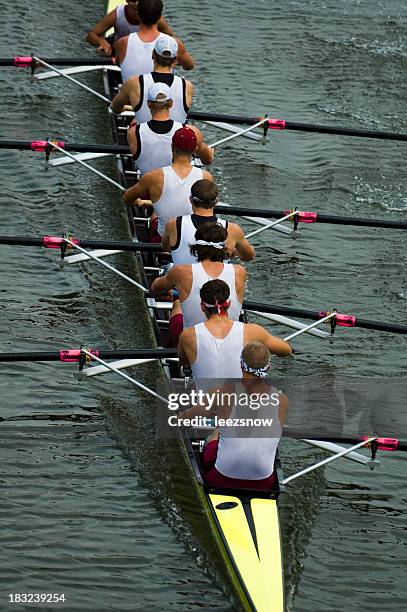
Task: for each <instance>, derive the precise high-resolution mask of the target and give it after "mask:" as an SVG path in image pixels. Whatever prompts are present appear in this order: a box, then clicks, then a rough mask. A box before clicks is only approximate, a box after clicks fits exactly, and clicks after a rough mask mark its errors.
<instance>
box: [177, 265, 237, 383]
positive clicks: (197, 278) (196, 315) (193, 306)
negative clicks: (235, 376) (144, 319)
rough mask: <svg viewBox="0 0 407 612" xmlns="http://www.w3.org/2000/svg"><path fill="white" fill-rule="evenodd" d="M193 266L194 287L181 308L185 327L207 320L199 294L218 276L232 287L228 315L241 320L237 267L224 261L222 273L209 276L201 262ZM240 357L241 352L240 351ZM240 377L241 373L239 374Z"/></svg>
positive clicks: (234, 319)
mask: <svg viewBox="0 0 407 612" xmlns="http://www.w3.org/2000/svg"><path fill="white" fill-rule="evenodd" d="M191 268H192V287H191V291H190V293H189V296H188V297H187V299H186V300H184V301H183V302H181V310H182V314H183V315H184V329H185V328H186V327H192V326H193V325H196V324H197V323H202V322H203V321H206V316H205V313H203V312H202V310H201V298H200V296H199V291H200V290H201V287H202V285H204V284H205V283H206V282H207V281H210V280H213V279H214V278H218V279H219V280H223V281H224V282H225V283H226V284H227V285H229V289H230V298H229V299H230V308H229V310H228V317H229V319H232V320H233V321H238V320H239V315H240V311H241V309H242V304H241V302H239V299H238V297H237V294H236V279H235V267H234V265H233V264H231V263H224V264H223V270H222V273H221V274H220V275H219V276H215V277H212V276H209V274H207V272H206V271H205V269H204V267H203V265H202V263H201V262H197V263H194V264H191ZM239 357H240V353H239ZM239 378H240V374H239Z"/></svg>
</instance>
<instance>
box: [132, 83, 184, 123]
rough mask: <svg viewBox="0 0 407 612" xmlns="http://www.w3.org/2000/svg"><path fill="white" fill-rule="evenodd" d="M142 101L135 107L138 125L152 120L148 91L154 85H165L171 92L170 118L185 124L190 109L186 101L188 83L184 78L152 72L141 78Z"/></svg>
mask: <svg viewBox="0 0 407 612" xmlns="http://www.w3.org/2000/svg"><path fill="white" fill-rule="evenodd" d="M139 83H140V101H139V103H138V104H137V105H136V106H135V107H134V117H135V119H136V121H137V123H145V122H147V121H150V120H151V111H150V109H149V108H148V105H147V100H148V90H149V89H150V87H152V86H153V85H154V83H165V84H166V85H168V87H169V88H170V90H171V99H172V102H173V104H172V107H171V108H170V118H171V119H173V120H174V121H179V122H180V123H185V121H186V120H187V115H188V111H189V107H188V106H187V101H186V81H185V79H184V78H182V77H179V76H177V75H175V74H171V73H167V72H150V73H149V74H142V75H140V76H139Z"/></svg>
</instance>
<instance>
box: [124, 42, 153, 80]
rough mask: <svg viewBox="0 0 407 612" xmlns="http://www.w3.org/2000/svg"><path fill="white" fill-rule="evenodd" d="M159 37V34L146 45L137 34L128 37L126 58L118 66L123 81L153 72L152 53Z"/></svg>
mask: <svg viewBox="0 0 407 612" xmlns="http://www.w3.org/2000/svg"><path fill="white" fill-rule="evenodd" d="M159 37H160V34H158V36H156V38H155V39H154V40H153V41H152V42H149V43H146V42H143V41H142V40H141V38H140V36H139V35H138V33H137V32H133V34H130V35H129V39H128V41H127V50H126V57H125V58H124V60H123V61H122V63H121V64H120V68H121V71H122V79H123V81H127V79H129V78H130V77H133V76H139V75H140V74H148V73H149V72H152V71H153V69H154V62H153V51H154V47H155V43H156V42H157V38H159Z"/></svg>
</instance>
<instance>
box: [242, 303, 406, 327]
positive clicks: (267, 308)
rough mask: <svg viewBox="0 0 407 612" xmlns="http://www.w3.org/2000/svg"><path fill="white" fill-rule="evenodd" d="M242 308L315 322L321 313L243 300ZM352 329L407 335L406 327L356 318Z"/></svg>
mask: <svg viewBox="0 0 407 612" xmlns="http://www.w3.org/2000/svg"><path fill="white" fill-rule="evenodd" d="M243 308H245V309H246V310H253V311H254V312H255V311H257V310H258V311H260V312H269V313H272V314H281V315H286V316H291V317H299V318H300V319H301V318H303V319H311V320H314V321H317V320H319V319H320V318H321V312H316V311H313V310H303V309H302V308H290V307H288V306H276V305H274V304H263V303H259V302H252V301H249V300H245V301H244V302H243ZM353 327H361V328H364V329H374V330H376V331H385V332H391V333H394V334H407V325H396V324H395V323H383V322H380V321H368V320H366V319H360V318H359V317H356V319H355V322H354V324H353Z"/></svg>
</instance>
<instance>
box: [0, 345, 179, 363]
mask: <svg viewBox="0 0 407 612" xmlns="http://www.w3.org/2000/svg"><path fill="white" fill-rule="evenodd" d="M82 350H83V349H61V350H59V351H25V352H19V353H0V362H2V363H11V362H18V361H62V362H63V363H78V362H79V361H80V357H81V351H82ZM88 351H89V352H90V353H92V355H93V356H94V357H100V358H101V359H166V358H169V357H178V355H177V350H176V349H175V348H174V349H173V348H155V349H128V350H127V349H126V350H118V351H109V350H103V349H100V350H97V349H88ZM92 359H93V357H92Z"/></svg>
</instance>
